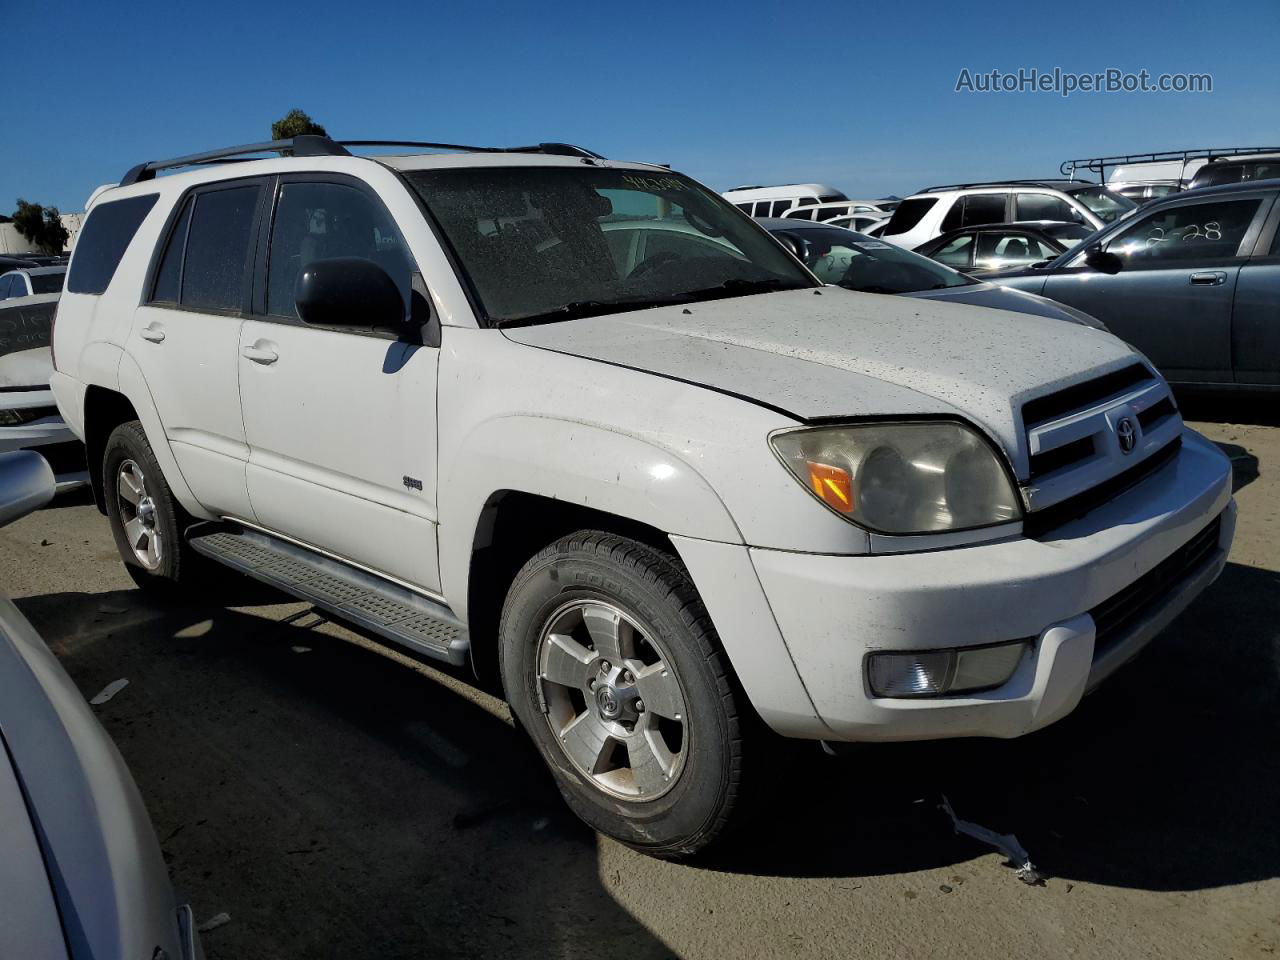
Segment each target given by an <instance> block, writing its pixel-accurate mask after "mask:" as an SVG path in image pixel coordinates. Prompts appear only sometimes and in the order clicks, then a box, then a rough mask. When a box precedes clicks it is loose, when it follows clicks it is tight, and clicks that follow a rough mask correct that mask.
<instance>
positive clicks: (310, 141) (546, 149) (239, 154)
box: [119, 134, 604, 187]
mask: <svg viewBox="0 0 1280 960" xmlns="http://www.w3.org/2000/svg"><path fill="white" fill-rule="evenodd" d="M347 147H426V148H429V149H432V150H459V151H462V152H464V153H545V154H550V155H554V156H561V157H582V158H584V159H588V160H603V159H604V157H603V156H601V155H600V154H598V153H595V152H594V151H592V150H588V149H587V148H586V147H579V146H575V145H574V144H572V143H556V142H548V143H538V144H533V145H531V146H526V147H474V146H468V145H466V144H461V143H432V142H428V141H426V140H331V139H330V138H329V137H323V136H316V135H314V134H300V135H299V136H296V137H291V138H289V139H286V140H269V141H266V142H264V143H246V144H242V145H241V146H238V147H223V148H222V149H220V150H208V151H206V152H204V153H191V154H188V155H187V156H185V157H174V158H173V159H172V160H152V161H149V162H147V163H140V164H138V165H137V166H136V167H133V168H132V169H130V170H129V172H128V173H126V174H125V175H124V178H123V179H122V180H121V181H120V184H119V185H120V186H122V187H127V186H129V185H130V184H132V183H140V182H142V181H143V180H152V179H154V178H155V175H156V171H158V170H172V169H174V168H176V167H191V166H196V165H198V164H202V163H214V162H216V161H218V160H237V159H245V158H246V157H249V156H252V155H253V154H255V153H281V154H284V153H289V154H292V155H293V156H295V157H348V156H351V151H350V150H348V149H347Z"/></svg>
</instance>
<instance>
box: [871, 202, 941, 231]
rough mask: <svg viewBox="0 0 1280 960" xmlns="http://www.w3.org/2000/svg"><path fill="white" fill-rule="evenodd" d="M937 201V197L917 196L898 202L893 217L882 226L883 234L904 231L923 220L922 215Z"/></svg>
mask: <svg viewBox="0 0 1280 960" xmlns="http://www.w3.org/2000/svg"><path fill="white" fill-rule="evenodd" d="M937 202H938V198H937V197H917V198H915V199H912V200H903V201H902V203H900V204H898V209H897V210H895V211H893V218H892V219H891V220H890V221H889V225H888V226H887V227H885V228H884V235H885V236H886V237H888V236H893V235H894V234H898V233H906V232H907V231H908V230H910V229H911V228H912V227H914V226H915V225H916V224H917V223H919V222H920V221H921V220H923V219H924V215H925V214H926V213H928V212H929V210H930V209H931V208H932V207H933V205H934V204H935V203H937Z"/></svg>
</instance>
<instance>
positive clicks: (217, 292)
mask: <svg viewBox="0 0 1280 960" xmlns="http://www.w3.org/2000/svg"><path fill="white" fill-rule="evenodd" d="M258 190H259V187H258V186H257V185H256V184H254V185H251V186H244V187H232V188H230V189H228V190H214V191H211V192H209V193H201V194H198V195H197V196H196V197H195V209H194V210H193V211H192V214H191V227H190V230H189V231H188V236H187V255H186V258H185V260H184V262H183V268H182V305H183V306H185V307H194V308H196V309H198V310H239V309H240V308H241V306H242V305H243V302H244V291H245V278H246V276H247V275H248V270H249V247H250V242H251V240H252V236H251V230H252V227H253V214H254V209H255V208H256V207H257V204H258Z"/></svg>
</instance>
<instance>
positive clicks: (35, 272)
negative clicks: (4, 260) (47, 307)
mask: <svg viewBox="0 0 1280 960" xmlns="http://www.w3.org/2000/svg"><path fill="white" fill-rule="evenodd" d="M66 274H67V268H66V267H23V268H20V269H17V270H10V271H9V272H8V273H4V274H0V300H15V299H17V298H18V297H33V296H38V295H40V294H42V293H58V292H59V291H61V290H62V278H63V277H64V276H66Z"/></svg>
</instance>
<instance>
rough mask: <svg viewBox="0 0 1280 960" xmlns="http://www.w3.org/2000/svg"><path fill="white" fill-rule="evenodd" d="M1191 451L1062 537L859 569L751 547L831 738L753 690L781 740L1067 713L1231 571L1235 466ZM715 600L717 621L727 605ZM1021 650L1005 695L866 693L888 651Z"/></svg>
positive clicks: (846, 561)
mask: <svg viewBox="0 0 1280 960" xmlns="http://www.w3.org/2000/svg"><path fill="white" fill-rule="evenodd" d="M1183 441H1184V442H1183V446H1182V449H1181V450H1180V451H1179V453H1178V454H1177V455H1176V456H1175V457H1174V458H1173V459H1171V460H1170V461H1169V462H1168V463H1166V464H1165V465H1164V466H1162V467H1161V468H1159V469H1158V470H1156V471H1155V472H1153V473H1152V474H1151V475H1149V476H1148V477H1146V478H1145V479H1144V480H1142V481H1141V482H1140V483H1139V484H1137V485H1136V486H1134V487H1132V488H1130V489H1129V490H1127V491H1125V492H1124V493H1122V494H1121V495H1120V496H1118V497H1116V498H1115V499H1113V500H1111V501H1109V502H1108V503H1106V504H1105V505H1103V506H1101V507H1098V508H1096V509H1094V510H1092V511H1091V512H1089V513H1088V514H1086V515H1085V516H1083V517H1081V518H1079V519H1078V520H1075V521H1072V522H1071V523H1069V524H1066V525H1064V526H1062V527H1061V528H1059V529H1058V530H1056V531H1055V532H1054V533H1053V535H1052V536H1053V538H1052V539H1040V540H1032V539H1027V538H1023V537H1018V538H1016V539H1012V540H1006V541H1001V542H993V543H988V544H982V545H977V546H973V547H965V548H960V549H950V550H938V551H934V552H927V553H915V554H898V555H887V556H858V557H846V556H829V555H818V554H798V553H789V552H783V551H777V550H763V549H751V550H750V557H751V561H752V564H753V566H754V568H755V571H756V573H757V575H758V577H759V583H760V585H761V587H762V588H763V591H764V595H765V597H766V598H767V601H768V606H769V608H770V609H771V610H772V612H773V615H774V618H775V619H776V622H777V626H778V628H779V630H780V633H781V636H782V639H783V640H784V641H785V644H786V648H787V651H788V653H789V658H790V661H791V663H793V664H794V668H795V671H796V673H797V674H798V677H799V680H800V681H801V682H802V683H803V685H804V688H805V690H806V691H807V693H808V696H809V699H810V700H811V701H812V704H813V707H814V708H815V711H816V714H817V717H818V718H820V720H821V726H819V725H818V724H816V723H813V722H811V721H810V722H805V721H804V720H803V719H802V718H801V717H799V716H798V711H796V710H795V708H794V701H792V703H791V704H790V706H789V712H790V715H791V716H792V717H793V719H794V722H788V721H787V720H785V719H783V720H782V721H779V720H778V718H779V717H783V716H784V715H785V714H786V713H787V711H785V710H778V709H774V706H775V705H773V704H770V703H769V702H768V700H769V692H768V691H769V690H770V689H771V687H772V686H773V685H770V684H762V683H760V682H758V678H752V679H748V678H744V685H746V686H747V689H748V693H749V695H750V696H751V697H752V700H753V702H755V701H758V700H761V699H763V701H764V702H761V703H756V705H757V708H758V709H759V710H760V712H761V715H762V716H764V717H765V719H766V720H768V721H769V722H770V723H771V725H773V726H774V727H775V729H777V730H778V732H780V733H783V734H784V735H791V736H802V737H824V738H827V739H833V740H851V741H856V740H914V739H933V738H942V737H970V736H985V737H1016V736H1019V735H1021V734H1024V733H1027V732H1029V731H1031V730H1035V729H1038V728H1040V727H1043V726H1046V725H1047V724H1050V723H1052V722H1053V721H1055V720H1058V719H1060V718H1061V717H1063V716H1065V715H1066V714H1067V713H1069V712H1070V711H1071V710H1072V709H1073V708H1074V707H1075V706H1076V704H1077V703H1079V701H1080V698H1081V696H1082V695H1083V694H1084V693H1085V692H1086V690H1087V689H1089V688H1091V687H1092V686H1093V685H1095V684H1097V683H1099V682H1101V681H1102V680H1103V679H1105V678H1106V677H1107V676H1108V675H1110V674H1111V672H1113V671H1114V670H1115V669H1116V668H1117V667H1118V666H1120V665H1121V664H1123V663H1124V662H1126V661H1127V660H1129V659H1130V658H1131V657H1133V656H1134V655H1136V654H1137V653H1138V652H1139V651H1140V650H1141V649H1142V648H1143V647H1144V646H1145V645H1146V644H1147V643H1148V642H1149V641H1150V640H1151V639H1152V637H1154V636H1155V634H1157V633H1158V632H1159V631H1160V630H1161V629H1163V628H1164V627H1165V626H1166V625H1167V624H1168V623H1169V621H1171V620H1172V619H1173V618H1174V617H1175V616H1177V614H1178V613H1180V612H1181V611H1182V610H1183V609H1184V608H1185V607H1186V606H1187V605H1188V604H1189V603H1190V602H1191V600H1192V599H1194V597H1195V596H1196V595H1197V594H1198V593H1199V592H1200V591H1201V590H1202V589H1204V588H1205V587H1206V586H1208V585H1209V584H1210V583H1211V582H1212V581H1213V580H1214V579H1215V578H1216V577H1217V576H1218V574H1219V573H1220V572H1221V571H1222V568H1223V566H1224V565H1225V563H1226V556H1227V552H1228V550H1229V549H1230V546H1231V540H1232V536H1233V534H1234V529H1235V503H1234V501H1233V500H1232V497H1231V467H1230V463H1229V462H1228V461H1227V459H1226V458H1225V457H1224V456H1223V455H1222V454H1221V453H1220V452H1219V451H1218V450H1217V448H1215V447H1214V446H1213V445H1212V444H1211V443H1209V442H1208V441H1206V440H1204V439H1203V438H1202V437H1200V436H1199V435H1198V434H1195V433H1193V432H1192V431H1189V430H1188V431H1186V433H1185V435H1184V438H1183ZM1210 528H1212V529H1210ZM694 573H695V579H697V571H694ZM713 579H714V578H713ZM699 586H700V587H701V583H699ZM707 602H708V608H709V609H710V610H711V612H712V616H713V618H714V617H715V616H716V609H717V607H719V608H722V609H723V608H724V603H723V601H722V600H717V598H714V597H712V598H707ZM1100 626H1101V630H1100V629H1099V627H1100ZM1022 638H1028V639H1031V640H1032V645H1031V649H1030V651H1029V653H1027V654H1026V655H1024V656H1023V658H1022V660H1021V661H1020V662H1019V665H1018V667H1017V668H1016V669H1015V671H1014V673H1013V675H1012V676H1011V677H1010V679H1009V680H1008V681H1007V682H1006V683H1004V684H1003V685H1002V686H1000V687H998V688H996V689H993V690H988V691H985V692H982V693H974V694H966V695H960V696H945V695H944V696H938V697H930V698H888V697H878V696H875V695H873V693H872V691H871V689H870V686H869V682H868V674H867V655H868V654H869V653H872V652H875V651H893V650H937V649H943V648H952V647H959V646H969V645H980V644H990V643H996V642H1001V641H1011V640H1017V639H1022ZM730 652H731V654H732V650H731V651H730ZM775 676H776V674H775ZM776 686H777V688H779V689H784V688H785V687H786V684H785V683H780V682H779V683H777V684H776ZM753 688H754V689H753ZM821 728H825V732H821Z"/></svg>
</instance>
